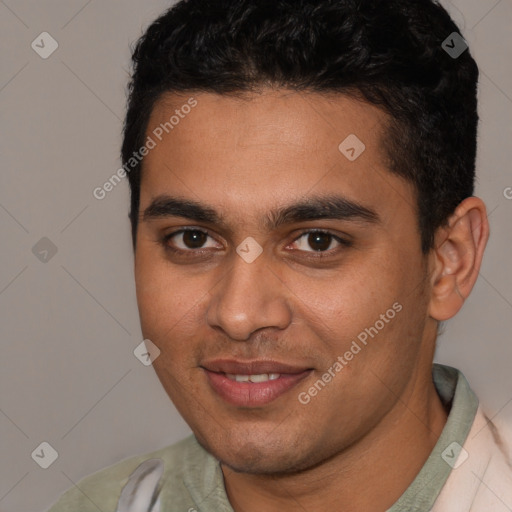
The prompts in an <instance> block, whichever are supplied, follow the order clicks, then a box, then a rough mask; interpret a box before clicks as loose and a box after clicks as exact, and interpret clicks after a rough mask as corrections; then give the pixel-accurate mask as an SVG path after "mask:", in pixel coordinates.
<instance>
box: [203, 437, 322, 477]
mask: <svg viewBox="0 0 512 512" xmlns="http://www.w3.org/2000/svg"><path fill="white" fill-rule="evenodd" d="M195 435H196V438H197V440H198V442H199V444H200V445H201V446H202V447H203V448H204V449H205V450H206V451H208V452H209V453H211V454H212V455H213V456H214V457H215V458H216V459H218V460H220V461H221V462H222V464H224V465H225V466H227V467H229V468H230V469H231V470H233V471H235V472H237V473H249V474H253V475H282V474H292V473H297V472H299V471H304V470H306V469H308V468H310V467H312V466H314V465H316V463H318V462H320V461H316V460H315V457H314V456H312V454H311V453H307V452H308V450H307V449H306V447H305V446H304V444H303V443H298V442H293V441H290V440H289V439H279V438H273V439H271V438H270V437H269V436H267V437H265V436H261V438H255V439H250V438H248V437H247V433H246V432H244V433H242V434H241V435H240V436H236V435H229V436H226V437H223V438H222V439H220V440H219V441H217V442H215V441H212V440H209V439H205V438H204V437H202V436H200V435H199V434H198V433H196V434H195ZM299 446H301V450H300V451H299ZM311 451H313V450H311ZM318 455H319V454H318V453H317V456H318Z"/></svg>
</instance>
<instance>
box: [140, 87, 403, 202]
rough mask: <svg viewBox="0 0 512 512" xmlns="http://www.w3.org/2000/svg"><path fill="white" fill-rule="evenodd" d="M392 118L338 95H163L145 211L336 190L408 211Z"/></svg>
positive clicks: (146, 176) (145, 184)
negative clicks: (160, 202) (394, 169)
mask: <svg viewBox="0 0 512 512" xmlns="http://www.w3.org/2000/svg"><path fill="white" fill-rule="evenodd" d="M187 105H194V106H193V107H192V108H189V107H188V106H187ZM387 119H388V118H387V115H386V114H385V113H384V112H382V111H381V110H380V109H378V108H376V107H374V106H372V105H369V104H368V103H365V102H362V101H359V100H357V99H354V98H352V97H349V96H346V95H342V94H331V95H324V94H322V95H320V94H318V93H299V92H294V91H286V90H277V91H268V90H267V91H263V92H260V93H251V94H247V95H245V96H244V97H235V96H229V95H217V94H213V93H198V94H190V95H184V94H180V95H176V94H167V95H165V96H164V97H163V98H162V99H161V100H160V101H159V102H157V103H156V104H155V107H154V108H153V111H152V114H151V116H150V120H149V123H148V127H147V132H146V135H147V136H148V137H151V138H152V139H154V141H155V144H156V145H155V147H154V149H152V150H151V151H150V152H149V154H148V155H147V156H146V157H145V159H144V163H143V173H142V187H141V190H142V192H141V206H143V205H144V203H146V204H147V203H148V202H149V201H150V200H151V199H152V198H154V197H155V196H156V195H158V194H161V193H166V192H167V193H172V194H173V195H182V196H185V197H189V198H191V199H194V200H198V201H203V202H209V203H211V202H212V201H214V202H217V203H220V202H221V203H222V204H223V205H224V206H225V207H226V208H229V207H230V206H232V207H233V208H238V209H240V203H241V202H243V203H244V208H245V211H252V210H253V209H258V208H259V209H261V210H263V209H265V208H266V206H267V204H266V201H270V202H273V203H278V202H279V199H284V196H285V195H286V199H287V202H289V200H291V199H292V198H294V199H299V198H304V197H307V195H308V194H313V195H318V194H331V193H333V192H336V193H342V194H343V195H344V196H345V197H347V198H349V199H352V200H354V201H356V202H358V203H362V204H364V203H367V204H370V205H375V204H376V203H379V202H381V203H382V202H383V201H384V200H385V199H386V198H388V199H389V198H390V197H391V196H394V199H393V201H392V202H395V201H398V200H400V199H401V200H402V201H403V200H405V201H406V203H408V204H406V205H404V206H405V207H409V209H411V207H412V206H413V204H412V203H413V201H412V190H411V187H410V186H409V184H407V183H405V182H403V180H401V179H400V178H398V177H397V176H396V175H393V174H391V173H390V172H389V170H388V169H387V167H386V165H387V164H386V160H387V159H386V155H385V147H384V146H383V143H382V139H383V134H385V129H386V128H385V127H386V122H387Z"/></svg>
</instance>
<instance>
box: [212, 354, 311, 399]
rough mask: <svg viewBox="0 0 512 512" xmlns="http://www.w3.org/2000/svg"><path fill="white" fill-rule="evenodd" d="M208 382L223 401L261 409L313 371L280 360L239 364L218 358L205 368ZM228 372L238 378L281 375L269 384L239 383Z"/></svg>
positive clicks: (238, 362) (267, 382) (241, 362)
mask: <svg viewBox="0 0 512 512" xmlns="http://www.w3.org/2000/svg"><path fill="white" fill-rule="evenodd" d="M202 368H203V370H204V371H205V373H206V376H207V378H208V382H209V384H210V386H211V388H212V389H213V391H215V392H216V393H217V394H218V395H219V396H220V397H221V398H222V399H223V400H225V401H226V402H228V403H229V404H231V405H236V406H239V407H259V406H263V405H266V404H268V403H270V402H272V401H274V400H276V399H277V398H278V397H280V396H282V395H283V394H285V393H287V392H288V391H290V390H291V389H292V388H294V387H295V386H296V385H297V384H298V383H299V382H300V381H302V380H303V379H305V378H306V377H307V376H308V375H309V374H310V373H311V372H312V368H306V367H300V366H292V365H289V364H285V363H279V362H276V361H261V360H260V361H235V360H228V359H218V360H215V361H210V362H208V363H205V364H203V365H202ZM226 373H231V374H238V375H258V374H262V373H279V374H280V376H279V378H278V379H275V380H268V381H266V382H254V383H251V382H236V381H233V380H231V379H229V378H228V377H227V376H226Z"/></svg>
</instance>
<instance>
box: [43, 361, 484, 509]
mask: <svg viewBox="0 0 512 512" xmlns="http://www.w3.org/2000/svg"><path fill="white" fill-rule="evenodd" d="M432 375H433V380H434V384H435V386H436V389H437V392H438V394H439V396H440V398H441V400H442V402H443V405H445V406H446V407H447V408H448V409H449V410H450V413H449V415H448V420H447V422H446V425H445V427H444V429H443V431H442V433H441V436H440V437H439V439H438V441H437V443H436V445H435V447H434V449H433V450H432V453H431V454H430V456H429V458H428V459H427V461H426V462H425V464H424V466H423V468H422V469H421V471H420V472H419V473H418V475H417V476H416V478H415V479H414V481H413V482H412V484H411V485H410V486H409V487H408V488H407V489H406V491H405V492H404V493H403V495H402V496H401V497H400V498H399V500H398V501H397V502H396V503H395V504H394V505H393V506H392V507H391V508H390V509H389V510H388V512H426V511H428V510H430V509H431V508H432V506H433V504H434V502H435V500H436V498H437V496H438V495H439V493H440V491H441V489H442V487H443V485H444V483H445V482H446V480H447V478H448V476H449V475H450V471H451V470H452V468H451V466H450V465H449V464H448V463H447V462H445V459H443V457H442V454H443V452H444V451H445V450H446V449H447V448H448V447H449V446H450V445H451V444H452V443H453V442H457V443H458V444H459V445H461V446H462V445H463V444H464V441H465V440H466V438H467V436H468V433H469V430H470V428H471V425H472V423H473V420H474V418H475V414H476V410H477V407H478V399H477V397H476V396H475V394H474V393H473V391H472V390H471V388H470V387H469V384H468V382H467V380H466V379H465V377H464V375H463V374H462V373H461V372H460V371H458V370H456V369H455V368H451V367H449V366H444V365H439V364H434V365H433V369H432ZM404 449H407V447H406V446H405V447H404ZM445 457H446V456H445ZM152 458H160V459H162V460H163V462H164V464H165V472H164V475H163V479H162V480H163V485H162V490H161V493H160V496H161V498H160V499H161V510H162V512H193V511H194V510H195V511H197V512H233V509H232V507H231V505H230V503H229V500H228V498H227V495H226V490H225V487H224V478H223V475H222V471H221V468H220V463H219V461H218V460H217V459H215V458H214V457H213V456H212V455H210V454H209V453H208V452H207V451H205V450H204V449H203V448H202V447H201V446H200V445H199V444H198V442H197V440H196V438H195V437H194V436H193V435H190V436H189V437H187V438H186V439H184V440H183V441H180V442H179V443H176V444H174V445H171V446H168V447H166V448H163V449H161V450H158V451H155V452H152V453H148V454H145V455H141V456H138V457H132V458H129V459H125V460H123V461H121V462H120V463H118V464H115V465H113V466H110V467H108V468H106V469H103V470H101V471H99V472H97V473H94V474H93V475H90V476H88V477H86V478H84V479H83V480H81V481H80V482H78V484H77V485H76V486H74V487H73V488H71V489H69V490H68V491H67V492H66V493H64V494H63V495H62V496H61V498H60V500H59V501H58V502H57V503H56V504H55V505H54V506H53V507H52V508H51V509H50V510H49V512H69V511H73V512H78V511H80V512H98V511H101V512H115V510H116V507H117V502H118V500H119V496H120V494H121V490H122V488H123V487H124V485H125V484H126V482H127V481H128V478H129V476H130V474H131V473H132V472H133V471H134V470H135V469H136V468H137V466H138V465H139V464H140V463H141V462H143V461H144V460H147V459H152Z"/></svg>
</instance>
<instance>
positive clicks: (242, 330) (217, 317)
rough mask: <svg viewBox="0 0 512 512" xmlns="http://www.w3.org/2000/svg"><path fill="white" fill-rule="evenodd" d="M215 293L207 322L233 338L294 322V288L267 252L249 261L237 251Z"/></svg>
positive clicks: (239, 338)
mask: <svg viewBox="0 0 512 512" xmlns="http://www.w3.org/2000/svg"><path fill="white" fill-rule="evenodd" d="M212 294H213V296H212V299H211V301H210V304H209V307H208V311H207V322H208V324H209V325H210V326H211V327H213V328H217V329H221V330H222V331H224V333H225V334H226V336H228V337H229V338H230V339H232V340H236V341H247V340H248V339H249V338H250V337H251V335H252V333H253V332H255V331H257V330H259V329H263V328H265V327H273V328H277V329H285V328H286V327H287V326H288V325H289V324H290V323H291V320H292V311H291V308H290V304H289V296H290V292H289V290H288V288H287V287H286V285H285V284H284V283H283V281H282V280H281V279H280V278H279V276H278V275H277V274H276V272H274V271H272V269H271V267H270V266H269V264H267V263H266V261H265V258H264V255H261V256H260V257H259V258H257V259H256V260H255V261H253V262H252V263H247V262H246V261H244V260H243V259H242V258H240V257H239V256H238V255H236V254H235V255H234V262H233V263H232V266H231V269H230V270H229V271H228V273H227V275H226V276H225V277H224V278H223V279H222V280H221V282H220V283H219V284H218V286H217V287H215V289H214V290H213V291H212Z"/></svg>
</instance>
